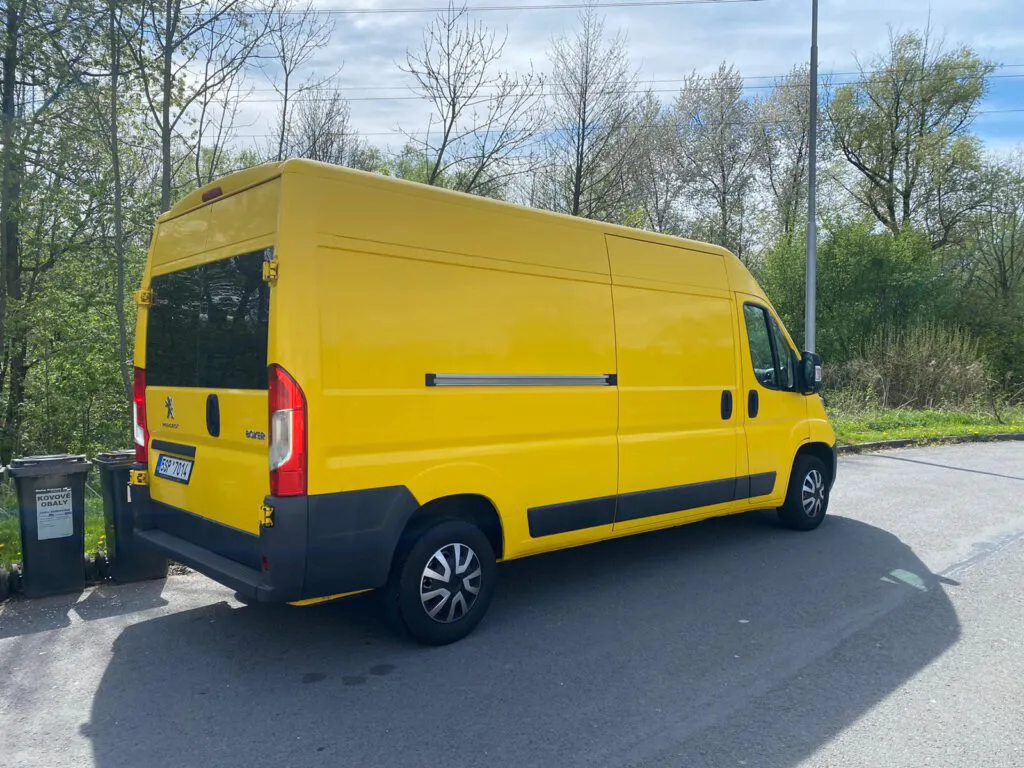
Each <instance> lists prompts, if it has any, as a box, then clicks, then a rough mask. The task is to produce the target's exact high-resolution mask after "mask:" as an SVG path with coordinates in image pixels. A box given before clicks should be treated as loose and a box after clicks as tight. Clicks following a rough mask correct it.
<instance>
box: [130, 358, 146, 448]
mask: <svg viewBox="0 0 1024 768" xmlns="http://www.w3.org/2000/svg"><path fill="white" fill-rule="evenodd" d="M132 400H133V403H132V412H133V413H132V422H133V431H134V433H135V463H136V464H148V463H149V426H148V425H147V423H146V371H145V370H143V369H142V368H136V369H135V388H134V391H133V396H132Z"/></svg>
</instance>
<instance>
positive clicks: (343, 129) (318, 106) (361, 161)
mask: <svg viewBox="0 0 1024 768" xmlns="http://www.w3.org/2000/svg"><path fill="white" fill-rule="evenodd" d="M288 154H289V155H290V156H292V157H305V158H308V159H310V160H317V161H319V162H322V163H333V164H334V165H345V166H348V167H350V168H358V169H359V170H363V171H374V170H377V169H378V168H379V167H380V165H381V158H380V156H379V153H378V152H376V151H375V150H374V149H373V148H372V147H370V146H369V145H368V144H367V143H366V142H365V141H363V140H362V139H361V138H360V137H359V132H358V131H356V130H355V129H354V128H353V127H352V124H351V120H350V110H349V104H348V102H347V101H346V100H345V98H344V97H343V96H342V95H341V92H340V91H339V90H338V89H337V88H332V89H330V91H328V92H326V93H325V94H323V95H321V94H320V93H318V94H317V95H316V96H311V97H307V98H304V99H301V100H300V101H299V102H298V103H297V104H296V105H295V111H294V113H293V118H292V124H291V129H290V131H289V136H288Z"/></svg>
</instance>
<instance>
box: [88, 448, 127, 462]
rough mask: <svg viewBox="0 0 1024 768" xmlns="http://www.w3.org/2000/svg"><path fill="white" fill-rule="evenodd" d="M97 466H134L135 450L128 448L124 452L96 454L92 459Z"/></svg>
mask: <svg viewBox="0 0 1024 768" xmlns="http://www.w3.org/2000/svg"><path fill="white" fill-rule="evenodd" d="M92 460H93V461H95V462H96V463H97V464H107V465H110V464H116V465H118V466H121V465H126V464H127V465H134V464H135V449H134V448H129V449H128V450H124V451H103V453H97V454H96V455H95V456H93V458H92Z"/></svg>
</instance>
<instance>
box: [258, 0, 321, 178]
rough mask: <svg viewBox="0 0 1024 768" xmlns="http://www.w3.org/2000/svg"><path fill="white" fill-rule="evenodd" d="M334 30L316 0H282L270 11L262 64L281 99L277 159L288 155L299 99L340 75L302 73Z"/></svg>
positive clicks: (276, 131)
mask: <svg viewBox="0 0 1024 768" xmlns="http://www.w3.org/2000/svg"><path fill="white" fill-rule="evenodd" d="M333 33H334V20H333V19H332V18H331V17H330V15H328V14H325V13H322V12H321V11H318V10H316V8H315V7H314V6H313V0H278V4H277V5H275V7H274V8H273V10H271V12H270V28H269V33H268V37H267V42H268V47H269V53H268V55H267V58H266V60H265V61H264V62H263V63H262V64H261V67H262V69H263V72H264V74H265V75H266V76H267V79H268V80H269V81H270V84H271V87H272V88H273V89H274V91H275V92H276V93H277V95H278V96H279V97H280V98H281V104H280V106H279V108H278V114H277V125H276V128H275V136H274V138H273V140H274V144H275V146H274V147H273V150H272V156H273V157H274V158H275V159H277V160H283V159H284V157H285V149H286V147H287V145H288V133H289V131H290V130H291V118H292V107H293V106H294V102H295V100H296V99H298V98H299V97H301V96H303V95H304V94H307V93H309V92H311V91H315V90H317V89H319V88H322V87H323V86H324V84H325V83H327V82H328V81H329V80H330V79H331V78H332V77H333V76H334V75H336V74H337V71H335V72H331V73H330V74H328V75H325V76H317V75H316V74H315V73H307V74H306V75H305V76H304V77H303V76H301V72H302V69H303V68H304V67H306V65H308V64H309V63H310V61H312V59H313V57H314V56H315V55H316V53H317V51H318V50H319V49H321V48H323V47H324V46H325V45H327V44H328V43H329V42H330V40H331V35H332V34H333ZM339 69H340V67H339Z"/></svg>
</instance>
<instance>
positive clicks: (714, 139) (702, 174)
mask: <svg viewBox="0 0 1024 768" xmlns="http://www.w3.org/2000/svg"><path fill="white" fill-rule="evenodd" d="M752 110H753V108H752V105H751V103H750V102H749V101H747V100H746V99H744V98H743V78H742V77H741V76H740V73H739V72H738V71H737V70H736V69H735V68H734V67H732V66H729V65H726V64H725V63H723V64H721V65H720V66H719V67H718V69H717V70H716V71H715V72H713V73H712V74H710V75H707V76H704V75H699V74H697V73H696V72H694V73H693V74H692V75H690V76H689V77H687V78H686V80H685V82H684V83H683V87H682V90H681V91H680V93H679V96H678V98H677V99H676V103H675V111H676V119H677V121H678V124H677V130H678V138H679V145H678V146H679V160H680V172H681V174H682V175H683V176H684V177H685V178H687V179H688V193H689V194H688V197H689V200H690V203H691V205H692V206H693V210H692V214H693V217H694V221H693V224H692V228H693V230H694V234H695V235H697V236H699V237H701V238H702V239H706V240H709V241H711V242H713V243H717V244H718V245H721V246H724V247H726V248H729V249H730V250H732V251H733V252H734V253H735V254H736V255H737V256H739V257H740V258H741V259H744V260H748V259H749V257H750V254H749V244H750V240H751V235H752V232H751V231H750V218H751V217H750V208H751V205H752V198H751V191H752V189H753V184H754V178H755V172H756V157H757V144H756V143H755V141H754V131H753V125H752V123H753V114H752Z"/></svg>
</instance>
